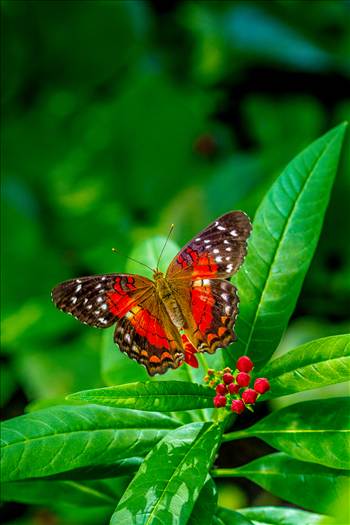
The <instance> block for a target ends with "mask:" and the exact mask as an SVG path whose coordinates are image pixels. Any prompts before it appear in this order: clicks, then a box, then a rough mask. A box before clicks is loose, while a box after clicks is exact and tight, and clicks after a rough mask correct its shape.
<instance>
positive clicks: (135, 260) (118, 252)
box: [112, 248, 154, 272]
mask: <svg viewBox="0 0 350 525" xmlns="http://www.w3.org/2000/svg"><path fill="white" fill-rule="evenodd" d="M112 252H113V253H116V254H117V255H122V256H123V257H126V258H127V259H129V260H130V261H133V262H136V263H138V264H141V265H142V266H144V267H145V268H148V269H149V270H151V272H154V269H153V268H151V267H150V266H148V265H147V264H145V263H143V262H141V261H138V260H137V259H133V258H132V257H129V255H125V254H124V253H122V252H121V251H119V250H117V249H116V248H112Z"/></svg>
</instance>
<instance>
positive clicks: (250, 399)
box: [242, 388, 258, 405]
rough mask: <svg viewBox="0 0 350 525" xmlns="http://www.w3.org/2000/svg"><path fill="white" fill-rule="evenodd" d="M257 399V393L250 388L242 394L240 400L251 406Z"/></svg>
mask: <svg viewBox="0 0 350 525" xmlns="http://www.w3.org/2000/svg"><path fill="white" fill-rule="evenodd" d="M257 397H258V394H257V392H255V390H253V389H252V388H247V390H245V391H244V392H243V394H242V399H243V401H244V402H245V404H246V405H253V404H254V403H255V401H256V398H257Z"/></svg>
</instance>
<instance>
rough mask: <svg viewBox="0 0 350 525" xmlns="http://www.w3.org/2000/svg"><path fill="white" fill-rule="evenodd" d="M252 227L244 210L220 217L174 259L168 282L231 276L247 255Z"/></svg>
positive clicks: (169, 269)
mask: <svg viewBox="0 0 350 525" xmlns="http://www.w3.org/2000/svg"><path fill="white" fill-rule="evenodd" d="M251 229H252V226H251V223H250V220H249V218H248V216H247V215H246V214H245V213H243V212H242V211H232V212H230V213H226V214H225V215H222V217H219V218H218V219H217V220H216V221H214V222H213V223H211V224H210V225H209V226H207V227H206V228H205V229H204V230H203V231H202V232H201V233H200V234H198V235H197V236H196V237H194V238H193V239H192V240H191V241H189V242H188V243H187V244H186V245H185V246H184V247H183V248H182V250H181V251H180V252H179V253H178V255H177V256H176V257H175V258H174V259H173V260H172V262H171V263H170V265H169V268H168V271H167V278H168V279H181V280H183V279H186V278H189V279H191V280H193V279H196V278H197V277H198V278H200V279H210V278H220V277H221V278H227V277H231V275H233V274H234V273H235V272H236V271H237V270H238V268H239V267H240V266H241V264H242V262H243V260H244V257H245V255H246V253H247V239H248V237H249V235H250V232H251Z"/></svg>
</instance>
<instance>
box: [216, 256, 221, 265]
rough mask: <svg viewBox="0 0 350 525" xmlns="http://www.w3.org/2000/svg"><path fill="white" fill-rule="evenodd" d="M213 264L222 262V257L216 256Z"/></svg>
mask: <svg viewBox="0 0 350 525" xmlns="http://www.w3.org/2000/svg"><path fill="white" fill-rule="evenodd" d="M215 262H218V263H220V262H222V257H221V256H220V255H218V257H215Z"/></svg>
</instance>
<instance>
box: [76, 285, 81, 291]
mask: <svg viewBox="0 0 350 525" xmlns="http://www.w3.org/2000/svg"><path fill="white" fill-rule="evenodd" d="M80 290H81V284H78V286H77V287H76V289H75V292H76V293H77V292H80Z"/></svg>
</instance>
